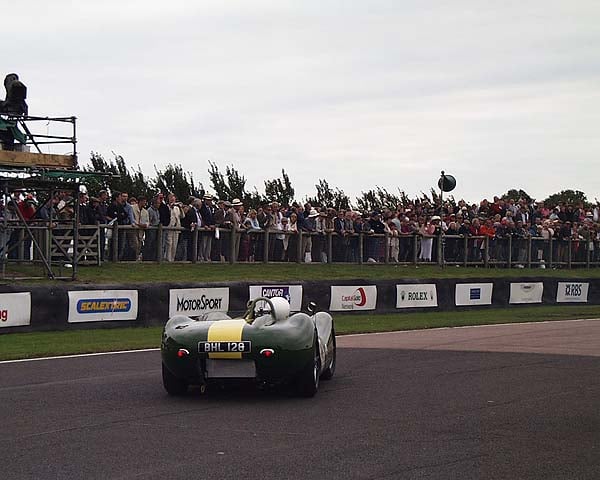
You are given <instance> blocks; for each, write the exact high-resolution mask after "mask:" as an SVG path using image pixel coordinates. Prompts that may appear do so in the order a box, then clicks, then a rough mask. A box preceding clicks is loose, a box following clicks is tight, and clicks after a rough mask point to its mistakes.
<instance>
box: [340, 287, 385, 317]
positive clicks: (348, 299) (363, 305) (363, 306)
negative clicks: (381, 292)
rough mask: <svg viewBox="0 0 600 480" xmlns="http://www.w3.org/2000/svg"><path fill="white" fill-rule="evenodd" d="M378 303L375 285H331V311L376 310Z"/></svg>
mask: <svg viewBox="0 0 600 480" xmlns="http://www.w3.org/2000/svg"><path fill="white" fill-rule="evenodd" d="M376 305H377V287H376V286H375V285H363V286H339V287H334V286H332V287H331V304H330V305H329V310H331V311H334V312H340V311H347V310H375V307H376Z"/></svg>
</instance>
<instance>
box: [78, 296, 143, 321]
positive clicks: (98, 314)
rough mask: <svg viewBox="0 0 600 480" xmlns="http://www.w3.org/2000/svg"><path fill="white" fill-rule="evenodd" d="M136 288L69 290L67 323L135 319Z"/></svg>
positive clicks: (136, 311) (136, 304) (136, 306)
mask: <svg viewBox="0 0 600 480" xmlns="http://www.w3.org/2000/svg"><path fill="white" fill-rule="evenodd" d="M137 313H138V292H137V290H84V291H75V292H69V323H80V322H104V321H112V320H136V319H137Z"/></svg>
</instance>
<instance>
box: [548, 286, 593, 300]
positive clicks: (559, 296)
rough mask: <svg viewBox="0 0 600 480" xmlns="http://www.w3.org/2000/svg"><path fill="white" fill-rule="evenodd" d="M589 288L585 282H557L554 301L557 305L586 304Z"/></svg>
mask: <svg viewBox="0 0 600 480" xmlns="http://www.w3.org/2000/svg"><path fill="white" fill-rule="evenodd" d="M589 288H590V284H589V283H585V282H558V288H557V290H556V301H557V302H558V303H573V302H584V303H587V301H588V290H589Z"/></svg>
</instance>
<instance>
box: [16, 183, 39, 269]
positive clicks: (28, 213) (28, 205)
mask: <svg viewBox="0 0 600 480" xmlns="http://www.w3.org/2000/svg"><path fill="white" fill-rule="evenodd" d="M35 204H36V202H35V199H34V198H33V195H32V194H31V193H28V194H27V195H25V199H24V200H21V201H20V202H18V203H17V208H18V209H19V212H21V215H22V216H23V218H24V219H25V221H26V222H27V223H29V222H30V221H31V219H32V218H33V217H34V216H35V211H36V208H35ZM24 234H25V235H24V237H23V260H31V243H32V242H31V236H30V235H29V234H28V233H27V232H24Z"/></svg>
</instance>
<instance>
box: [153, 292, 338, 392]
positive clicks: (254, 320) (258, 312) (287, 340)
mask: <svg viewBox="0 0 600 480" xmlns="http://www.w3.org/2000/svg"><path fill="white" fill-rule="evenodd" d="M308 310H309V311H308V313H304V312H298V313H294V314H291V315H290V304H289V303H288V301H287V300H286V299H285V298H283V297H274V298H265V297H259V298H256V299H254V300H251V301H250V302H248V309H247V310H246V313H245V314H244V316H243V317H240V318H235V319H233V318H231V317H229V316H228V315H226V314H225V313H221V312H212V313H208V314H205V315H203V316H201V317H199V318H191V317H188V316H185V315H176V316H174V317H172V318H170V319H169V321H168V322H167V323H166V325H165V328H164V331H163V337H162V343H161V356H162V377H163V385H164V387H165V390H166V391H167V392H168V393H169V394H170V395H183V394H185V393H186V392H187V390H188V387H189V385H199V386H200V391H201V392H202V393H204V392H205V391H206V389H207V387H210V386H211V385H214V384H226V383H227V382H230V381H237V380H250V381H253V382H255V383H256V384H258V385H259V386H278V385H289V386H291V387H293V388H294V390H295V391H296V393H297V394H299V395H301V396H304V397H312V396H314V395H315V393H317V390H318V388H319V380H320V379H323V380H328V379H330V378H332V377H333V374H334V372H335V365H336V345H335V328H334V324H333V318H332V317H331V315H330V314H329V313H327V312H317V311H316V306H315V305H314V304H313V303H311V304H310V305H309V309H308Z"/></svg>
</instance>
